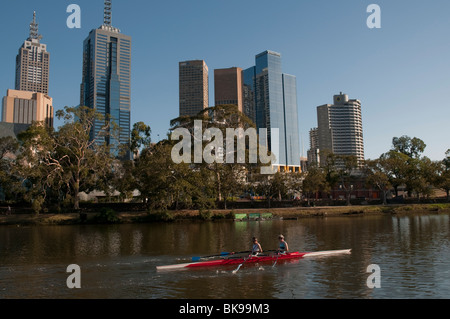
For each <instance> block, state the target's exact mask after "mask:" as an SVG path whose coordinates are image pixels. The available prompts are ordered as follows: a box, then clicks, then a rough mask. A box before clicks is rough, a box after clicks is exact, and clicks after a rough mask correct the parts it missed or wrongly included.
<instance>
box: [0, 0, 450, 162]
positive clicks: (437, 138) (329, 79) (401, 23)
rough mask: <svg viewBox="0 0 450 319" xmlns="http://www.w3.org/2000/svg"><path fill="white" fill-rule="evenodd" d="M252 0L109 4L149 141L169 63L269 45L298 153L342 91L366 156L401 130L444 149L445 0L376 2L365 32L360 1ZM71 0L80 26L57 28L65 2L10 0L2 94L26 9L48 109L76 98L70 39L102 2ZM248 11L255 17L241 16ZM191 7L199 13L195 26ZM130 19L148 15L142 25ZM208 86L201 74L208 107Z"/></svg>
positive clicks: (225, 57) (247, 59) (226, 63)
mask: <svg viewBox="0 0 450 319" xmlns="http://www.w3.org/2000/svg"><path fill="white" fill-rule="evenodd" d="M258 3H259V5H258V6H256V4H257V3H256V2H254V1H246V2H245V3H243V4H242V5H241V6H239V8H240V10H242V11H239V10H236V8H237V3H235V2H232V1H231V2H227V3H210V2H206V1H203V2H201V3H198V6H197V5H192V3H189V4H186V3H183V2H177V1H170V2H169V3H159V4H150V3H148V4H147V3H145V4H139V6H138V5H135V4H134V3H133V1H131V2H125V1H114V10H113V16H114V21H116V22H115V24H117V25H120V27H121V30H122V31H123V32H124V33H125V34H129V35H130V36H132V37H133V39H135V41H134V45H133V52H132V56H133V66H132V68H133V71H132V74H133V75H132V85H133V90H132V101H133V106H132V117H131V124H133V123H135V122H137V121H144V122H145V123H146V124H149V125H150V126H151V127H152V131H153V133H152V138H153V140H154V141H158V140H159V139H162V138H165V134H166V133H167V131H168V128H169V121H170V120H171V119H173V118H175V117H177V115H178V62H179V61H185V60H194V59H202V60H205V61H206V63H207V64H208V66H209V69H210V70H214V69H221V68H229V67H233V66H239V67H242V68H243V69H245V68H248V67H250V66H251V65H253V61H252V57H253V56H254V53H255V52H261V51H264V50H268V49H269V50H274V51H277V52H280V53H281V54H282V55H283V68H284V69H285V70H286V71H288V72H289V73H290V74H293V75H295V76H296V77H297V81H298V84H297V96H298V109H299V119H298V121H299V128H300V133H301V145H300V147H301V149H300V153H301V155H303V156H306V151H307V149H308V148H309V147H308V135H309V130H310V129H311V128H312V127H315V126H316V125H317V124H316V107H317V105H321V104H324V103H327V102H328V100H329V96H332V95H333V94H335V93H336V92H341V91H342V92H346V93H347V94H349V95H350V96H354V97H357V98H358V99H360V100H361V103H362V105H363V108H362V112H363V121H364V122H363V127H364V140H365V151H366V152H365V153H366V158H372V159H373V158H376V157H378V156H379V155H381V153H383V152H386V151H388V150H389V149H390V147H391V142H392V138H393V137H394V136H402V135H408V136H411V137H413V136H416V137H419V138H421V139H422V140H424V142H425V143H426V144H427V149H426V150H425V152H424V155H426V156H429V157H430V158H431V159H433V160H440V159H442V158H443V157H444V155H445V151H446V150H447V149H448V148H450V145H449V143H448V142H447V139H446V137H445V135H446V134H445V129H446V121H445V119H446V118H449V117H450V111H449V107H448V106H447V103H448V102H447V97H446V92H447V91H448V87H449V85H450V76H448V75H449V74H450V67H449V63H448V61H449V57H450V54H449V52H450V46H449V44H448V41H445V35H446V34H447V33H448V30H450V23H449V21H448V20H449V19H448V18H447V17H446V14H445V12H446V8H448V9H450V4H449V3H448V2H445V1H436V2H433V3H427V2H423V1H399V2H396V3H390V2H389V1H377V3H378V4H379V5H380V7H381V10H382V28H381V29H374V30H371V29H369V28H368V27H367V26H366V19H367V17H368V15H369V14H368V13H367V12H366V8H367V6H368V5H369V4H370V3H372V2H369V1H367V2H364V1H362V2H361V1H350V2H345V3H344V2H339V3H335V2H332V1H318V2H317V3H316V2H315V3H305V2H298V1H296V2H294V1H282V2H279V3H271V2H268V1H263V2H262V3H261V2H258ZM77 4H78V5H79V6H80V7H81V10H82V11H81V17H82V20H81V29H69V28H67V26H66V19H67V17H68V16H69V13H66V8H67V6H68V5H69V3H60V2H56V1H41V2H39V3H35V2H32V1H17V2H14V3H12V4H10V5H9V6H10V10H9V11H8V12H9V13H8V14H6V12H2V13H0V14H1V20H0V21H1V24H2V29H6V27H8V30H10V31H9V33H8V37H6V38H5V43H4V48H3V50H2V52H1V53H0V55H1V56H0V61H1V62H0V63H1V64H0V67H1V68H2V71H3V72H2V74H3V76H2V77H1V79H0V89H1V90H3V91H4V93H6V90H7V89H10V88H13V87H14V71H15V70H14V62H13V61H14V57H15V55H16V53H17V47H18V45H19V44H20V41H21V40H22V39H24V38H25V37H26V35H27V33H28V24H29V21H30V13H32V12H33V11H36V12H37V16H38V20H39V29H40V30H39V31H40V33H41V34H43V36H44V41H45V43H46V44H47V45H48V46H49V47H51V48H52V68H51V71H50V84H49V85H50V92H51V93H50V94H51V95H52V97H53V99H54V107H55V110H58V109H62V108H63V107H64V106H66V105H67V106H76V105H78V103H79V102H78V101H79V79H80V77H81V65H82V61H81V48H80V47H81V43H82V42H83V40H84V38H85V37H86V34H87V33H88V32H89V30H91V29H92V28H96V27H98V24H99V21H101V19H102V15H103V10H102V9H103V5H104V4H103V1H94V2H88V1H78V2H77ZM202 5H203V6H202ZM141 6H143V8H141ZM196 8H201V10H196ZM250 9H253V10H254V14H253V16H255V17H248V16H247V15H246V14H245V13H246V12H248V10H250ZM187 12H188V13H191V15H189V14H186V13H187ZM205 12H207V13H209V14H207V15H206V16H205V15H204V14H205ZM213 12H216V14H211V13H213ZM230 12H233V13H236V14H237V16H236V19H242V18H243V17H246V19H244V20H243V21H244V22H243V24H241V25H240V26H239V27H237V26H231V25H229V24H227V25H226V26H221V25H220V24H219V23H215V22H216V21H217V20H218V16H219V17H221V16H223V17H226V16H227V15H228V14H230ZM200 16H202V17H203V16H205V20H204V21H202V23H200V22H199V17H200ZM269 17H270V18H271V19H272V20H271V22H272V23H271V28H270V29H269V30H265V31H264V32H258V31H257V29H252V31H251V32H249V30H250V29H249V28H250V27H251V26H252V24H253V23H256V22H257V21H258V20H259V19H262V18H265V19H268V18H269ZM137 21H139V22H141V21H147V25H146V27H145V28H142V23H137ZM206 26H207V27H206ZM143 29H146V30H143ZM245 30H247V31H245ZM255 30H256V31H255ZM190 32H194V33H195V32H197V34H198V38H192V37H187V36H186V35H187V34H189V33H190ZM163 70H164V71H163ZM213 85H214V83H213V79H212V77H210V97H209V100H210V105H211V106H212V105H214V97H213V94H211V92H214V88H213ZM4 93H3V94H4ZM423 110H426V112H423ZM57 125H58V123H57V122H55V126H57Z"/></svg>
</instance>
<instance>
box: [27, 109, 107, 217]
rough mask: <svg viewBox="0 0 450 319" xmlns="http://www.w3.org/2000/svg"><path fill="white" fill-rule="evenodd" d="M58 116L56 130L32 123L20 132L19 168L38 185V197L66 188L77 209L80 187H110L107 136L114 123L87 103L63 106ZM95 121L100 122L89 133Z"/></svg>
mask: <svg viewBox="0 0 450 319" xmlns="http://www.w3.org/2000/svg"><path fill="white" fill-rule="evenodd" d="M57 117H58V118H59V119H63V120H64V125H62V126H61V127H60V128H59V130H58V131H53V130H51V129H48V128H46V127H45V126H43V125H42V124H40V123H35V124H33V125H32V126H31V128H30V129H28V130H27V131H26V132H24V133H23V134H21V135H20V136H19V138H20V140H21V141H22V156H21V163H22V171H23V172H24V173H25V174H24V177H25V178H26V179H28V180H30V177H31V183H32V184H33V185H35V186H37V188H38V189H39V192H38V193H40V195H38V197H41V198H43V199H44V200H45V198H46V195H47V193H48V192H49V190H52V191H56V192H58V193H61V192H64V191H65V193H66V194H65V196H66V197H70V198H71V202H72V204H73V208H74V209H75V210H78V209H79V208H80V206H79V193H80V192H81V191H86V192H89V191H92V190H94V189H97V190H104V191H105V192H108V191H110V185H109V182H108V181H109V180H110V177H111V172H112V168H113V161H114V158H113V156H112V154H111V151H110V147H109V146H107V145H106V139H107V138H108V137H109V136H111V134H113V126H112V122H110V121H109V120H107V119H105V118H103V117H102V116H101V115H100V114H99V113H97V112H96V111H95V110H94V109H91V108H88V107H79V108H69V107H66V108H65V109H64V110H60V111H58V112H57ZM95 123H103V125H102V127H101V130H99V131H98V133H97V134H96V135H95V136H91V134H92V132H93V130H92V129H93V127H94V125H95ZM33 196H34V195H33Z"/></svg>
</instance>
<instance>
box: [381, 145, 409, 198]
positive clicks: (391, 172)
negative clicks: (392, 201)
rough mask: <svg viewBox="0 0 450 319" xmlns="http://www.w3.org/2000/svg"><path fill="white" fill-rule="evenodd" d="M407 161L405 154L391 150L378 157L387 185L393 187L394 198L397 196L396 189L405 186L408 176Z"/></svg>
mask: <svg viewBox="0 0 450 319" xmlns="http://www.w3.org/2000/svg"><path fill="white" fill-rule="evenodd" d="M408 159H409V157H408V156H407V155H406V154H403V153H400V152H397V151H393V150H391V151H389V152H387V153H384V154H382V155H381V156H380V162H381V163H382V166H383V171H384V173H385V174H386V175H387V177H388V181H389V183H390V184H391V185H392V187H394V191H395V196H398V194H399V193H398V188H399V187H400V186H402V185H404V184H405V181H406V178H407V176H408V174H409V172H408Z"/></svg>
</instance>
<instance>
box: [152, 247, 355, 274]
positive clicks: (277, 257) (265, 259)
mask: <svg viewBox="0 0 450 319" xmlns="http://www.w3.org/2000/svg"><path fill="white" fill-rule="evenodd" d="M350 253H351V249H344V250H328V251H319V252H298V251H297V252H292V253H287V254H273V255H257V256H247V257H238V256H233V255H232V256H231V257H226V258H220V259H215V260H205V261H196V262H191V263H182V264H175V265H167V266H157V267H156V270H158V271H163V270H177V269H184V268H200V267H221V266H232V265H242V264H244V263H245V264H255V263H270V262H272V263H276V262H277V261H282V260H293V259H300V258H305V257H321V256H331V255H341V254H350Z"/></svg>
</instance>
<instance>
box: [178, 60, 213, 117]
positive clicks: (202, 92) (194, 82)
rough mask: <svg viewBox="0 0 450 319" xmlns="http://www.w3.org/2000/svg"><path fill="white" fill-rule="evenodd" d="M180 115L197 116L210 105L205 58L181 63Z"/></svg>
mask: <svg viewBox="0 0 450 319" xmlns="http://www.w3.org/2000/svg"><path fill="white" fill-rule="evenodd" d="M179 94H180V116H195V115H197V114H198V113H199V112H201V111H202V110H204V109H206V108H208V107H209V75H208V66H207V65H206V63H205V61H203V60H193V61H184V62H180V63H179Z"/></svg>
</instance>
